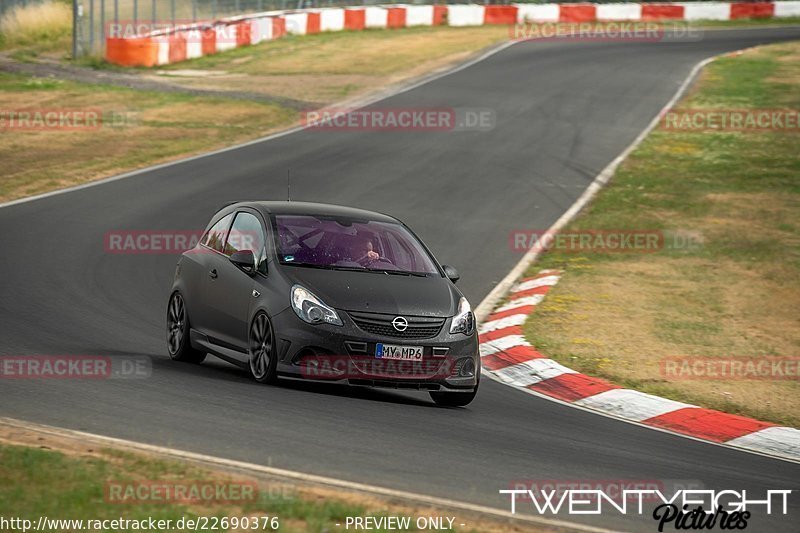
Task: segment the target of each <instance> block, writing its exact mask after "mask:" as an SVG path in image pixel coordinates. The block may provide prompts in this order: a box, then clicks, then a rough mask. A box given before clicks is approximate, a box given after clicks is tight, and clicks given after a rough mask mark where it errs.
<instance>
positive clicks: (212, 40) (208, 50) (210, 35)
mask: <svg viewBox="0 0 800 533" xmlns="http://www.w3.org/2000/svg"><path fill="white" fill-rule="evenodd" d="M201 39H202V40H201V44H200V47H201V48H202V51H203V55H204V56H207V55H211V54H216V53H217V32H216V31H214V28H205V29H204V30H203V33H202V36H201Z"/></svg>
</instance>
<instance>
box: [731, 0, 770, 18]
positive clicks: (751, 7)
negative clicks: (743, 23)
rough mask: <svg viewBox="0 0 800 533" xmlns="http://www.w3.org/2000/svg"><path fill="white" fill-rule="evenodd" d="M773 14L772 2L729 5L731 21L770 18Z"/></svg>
mask: <svg viewBox="0 0 800 533" xmlns="http://www.w3.org/2000/svg"><path fill="white" fill-rule="evenodd" d="M774 13H775V4H773V3H772V2H757V3H752V2H751V3H738V4H731V19H760V18H770V17H771V16H772V15H773V14H774Z"/></svg>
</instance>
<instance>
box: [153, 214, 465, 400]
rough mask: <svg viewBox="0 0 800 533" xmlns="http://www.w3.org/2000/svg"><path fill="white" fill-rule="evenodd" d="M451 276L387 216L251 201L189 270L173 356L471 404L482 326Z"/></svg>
mask: <svg viewBox="0 0 800 533" xmlns="http://www.w3.org/2000/svg"><path fill="white" fill-rule="evenodd" d="M457 280H458V273H457V272H456V270H455V269H454V268H452V267H449V266H445V265H439V263H438V262H437V261H436V260H435V259H434V257H433V255H432V254H431V253H430V251H429V250H428V249H427V248H426V246H425V245H424V244H423V243H422V242H421V241H420V240H419V239H418V238H417V237H416V236H415V235H414V233H413V232H412V231H411V230H410V229H409V228H408V227H407V226H405V225H404V224H403V223H402V222H400V221H399V220H397V219H396V218H393V217H391V216H388V215H383V214H379V213H374V212H371V211H364V210H360V209H353V208H349V207H341V206H334V205H326V204H315V203H305V202H240V203H236V204H232V205H228V206H226V207H224V208H222V209H221V210H220V211H219V212H217V214H216V215H214V217H213V218H212V219H211V222H210V223H209V225H208V227H207V228H206V230H205V232H204V233H203V236H202V238H201V239H200V242H199V243H198V244H197V246H196V247H195V248H193V249H192V250H189V251H187V252H185V253H184V254H183V255H182V256H181V258H180V260H179V261H178V265H177V268H176V270H175V281H174V283H173V286H172V290H171V292H170V297H169V305H168V310H167V342H168V347H169V354H170V357H172V358H173V359H176V360H179V361H188V362H195V363H199V362H202V361H203V360H204V359H205V357H206V354H208V353H211V354H213V355H216V356H217V357H220V358H222V359H224V360H226V361H228V362H230V363H233V364H235V365H238V366H241V367H243V368H246V369H248V370H249V371H250V373H251V374H252V376H253V377H254V378H255V379H256V380H257V381H260V382H264V383H267V382H274V381H275V380H276V379H277V377H278V376H285V377H290V378H300V379H312V380H322V381H328V382H330V381H334V382H342V383H348V384H350V385H365V386H373V387H391V388H403V389H416V390H425V391H428V392H429V393H430V395H431V398H433V400H434V401H435V402H436V403H437V404H440V405H446V406H462V405H466V404H468V403H469V402H471V401H472V399H473V398H474V397H475V394H476V392H477V390H478V384H479V382H480V364H479V360H478V336H477V333H476V331H475V329H476V327H475V318H474V315H473V314H472V311H471V309H470V305H469V303H468V302H467V300H466V298H464V296H463V295H462V294H461V292H460V291H459V290H458V289H457V288H456V286H455V282H456V281H457Z"/></svg>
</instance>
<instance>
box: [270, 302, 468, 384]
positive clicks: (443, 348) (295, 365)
mask: <svg viewBox="0 0 800 533" xmlns="http://www.w3.org/2000/svg"><path fill="white" fill-rule="evenodd" d="M337 313H338V314H339V317H340V318H341V319H342V322H343V325H342V326H334V325H330V324H316V325H312V324H307V323H306V322H304V321H302V320H301V319H300V318H299V317H298V316H297V315H296V314H295V313H294V311H293V310H292V309H291V308H289V309H286V310H285V311H283V312H281V313H279V314H278V315H276V316H274V317H272V321H273V327H274V331H275V335H276V348H277V352H278V372H279V374H280V375H283V376H286V377H293V378H301V379H307V380H315V381H326V382H338V383H347V384H349V385H356V386H369V387H388V388H402V389H417V390H433V391H442V390H444V391H447V390H450V391H462V392H463V391H471V390H474V389H475V387H476V386H477V384H478V381H479V378H480V361H479V350H478V335H477V333H476V332H473V333H472V334H471V335H464V334H463V333H457V334H450V333H449V329H450V322H451V318H448V319H447V320H446V321H445V323H444V325H443V326H442V328H441V330H440V331H439V333H438V335H436V336H435V337H430V338H424V339H407V338H396V337H388V336H377V335H373V334H371V333H369V332H367V331H365V330H362V329H361V328H359V327H358V325H356V323H355V322H354V321H353V320H352V319H351V318H350V316H349V315H348V314H347V312H344V311H341V310H338V309H337ZM378 343H383V344H390V345H398V346H421V347H422V351H423V355H422V358H421V359H418V360H406V361H401V360H394V359H385V358H379V357H377V356H376V345H377V344H378ZM470 370H471V371H470Z"/></svg>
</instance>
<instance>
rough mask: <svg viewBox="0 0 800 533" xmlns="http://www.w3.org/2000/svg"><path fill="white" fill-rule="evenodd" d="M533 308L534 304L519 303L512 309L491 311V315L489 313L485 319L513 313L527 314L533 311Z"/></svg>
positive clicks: (503, 316)
mask: <svg viewBox="0 0 800 533" xmlns="http://www.w3.org/2000/svg"><path fill="white" fill-rule="evenodd" d="M534 309H536V306H535V305H521V306H519V307H515V308H513V309H506V310H505V311H500V312H499V313H492V314H491V315H489V318H487V319H486V321H487V322H489V321H490V320H500V319H501V318H505V317H507V316H513V315H529V314H531V313H533V310H534Z"/></svg>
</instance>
